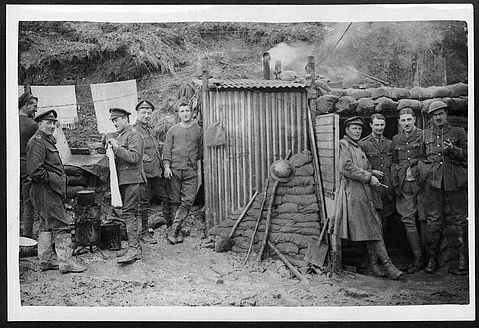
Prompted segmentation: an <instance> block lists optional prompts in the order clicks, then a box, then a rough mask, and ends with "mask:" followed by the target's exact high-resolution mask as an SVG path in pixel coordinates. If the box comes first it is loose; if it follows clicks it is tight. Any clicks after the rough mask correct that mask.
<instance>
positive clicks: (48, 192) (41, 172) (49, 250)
mask: <svg viewBox="0 0 479 328" xmlns="http://www.w3.org/2000/svg"><path fill="white" fill-rule="evenodd" d="M34 120H35V121H36V122H38V131H37V132H36V133H35V134H34V135H33V137H32V138H31V139H30V140H29V141H28V144H27V172H28V175H29V176H30V178H31V179H32V186H31V190H30V197H31V199H32V203H33V206H34V207H35V210H36V211H37V212H38V214H39V216H40V228H39V229H40V232H39V236H38V257H39V259H40V270H42V271H46V270H60V272H61V273H67V272H82V271H85V267H84V266H83V265H80V264H79V263H77V262H76V261H75V260H74V259H73V257H72V253H73V250H72V249H71V246H70V245H71V244H72V240H71V233H70V223H71V222H70V220H68V218H67V216H66V214H65V209H64V207H63V199H64V198H65V194H66V175H65V171H64V169H63V163H62V161H61V159H60V154H59V152H58V150H57V148H56V146H55V143H56V140H55V138H54V137H53V133H54V132H55V126H56V122H57V113H56V112H55V111H54V110H50V111H47V112H45V113H43V114H40V115H38V116H37V117H35V119H34ZM53 242H54V243H55V250H56V255H57V256H55V254H54V252H53Z"/></svg>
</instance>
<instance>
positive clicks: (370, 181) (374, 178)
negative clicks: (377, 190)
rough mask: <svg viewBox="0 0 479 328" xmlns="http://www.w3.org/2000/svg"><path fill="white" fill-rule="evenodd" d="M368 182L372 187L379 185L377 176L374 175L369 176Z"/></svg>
mask: <svg viewBox="0 0 479 328" xmlns="http://www.w3.org/2000/svg"><path fill="white" fill-rule="evenodd" d="M369 184H370V185H371V186H373V187H379V186H380V185H381V183H380V182H379V180H378V178H376V177H375V176H374V175H372V176H371V180H369Z"/></svg>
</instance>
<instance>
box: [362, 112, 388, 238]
mask: <svg viewBox="0 0 479 328" xmlns="http://www.w3.org/2000/svg"><path fill="white" fill-rule="evenodd" d="M369 126H370V127H371V134H370V135H368V136H367V137H365V138H363V139H362V140H361V141H360V142H359V144H360V145H361V148H362V149H363V150H364V152H365V153H366V156H367V157H368V160H369V163H370V164H371V167H372V169H373V172H375V175H376V176H378V177H379V181H381V183H383V184H384V185H386V186H387V188H380V189H379V195H380V197H381V202H382V209H381V210H380V211H379V215H380V216H381V220H382V225H383V229H384V228H385V226H386V224H387V218H388V217H389V216H391V215H392V214H394V212H395V210H396V202H395V194H394V189H393V187H392V185H391V163H392V148H391V140H389V139H387V138H386V137H384V134H383V133H384V129H385V127H386V118H385V117H384V116H383V115H382V114H379V113H375V114H373V115H371V123H369Z"/></svg>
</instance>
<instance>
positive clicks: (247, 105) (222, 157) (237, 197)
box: [203, 89, 307, 226]
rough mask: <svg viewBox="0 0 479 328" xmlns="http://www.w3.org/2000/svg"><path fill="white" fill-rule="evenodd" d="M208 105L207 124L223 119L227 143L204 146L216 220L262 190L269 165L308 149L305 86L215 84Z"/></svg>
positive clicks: (210, 216) (209, 211) (210, 215)
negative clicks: (234, 86) (230, 86)
mask: <svg viewBox="0 0 479 328" xmlns="http://www.w3.org/2000/svg"><path fill="white" fill-rule="evenodd" d="M207 107H208V108H204V109H203V115H204V117H203V124H204V128H207V127H208V126H210V125H211V124H213V123H217V122H221V123H223V125H224V127H225V132H226V144H225V145H222V146H217V147H205V154H204V155H205V159H204V161H205V169H204V174H205V196H206V199H205V200H206V219H207V220H208V222H209V223H210V226H211V225H214V224H218V223H220V222H221V221H223V220H225V218H227V217H228V215H230V214H239V213H240V212H241V210H242V208H243V206H245V205H246V204H247V203H248V201H249V199H250V198H251V196H252V195H253V194H254V192H255V191H256V190H258V191H261V190H262V189H263V184H264V181H265V179H266V178H267V176H268V168H269V166H270V164H271V163H272V162H273V161H275V160H277V159H280V158H283V157H284V156H285V155H286V152H287V151H288V150H289V149H291V150H292V152H293V154H295V153H298V152H300V151H302V150H304V149H306V148H307V121H306V110H307V93H306V90H304V89H286V90H284V89H283V90H272V89H258V90H245V89H216V90H210V91H209V106H207Z"/></svg>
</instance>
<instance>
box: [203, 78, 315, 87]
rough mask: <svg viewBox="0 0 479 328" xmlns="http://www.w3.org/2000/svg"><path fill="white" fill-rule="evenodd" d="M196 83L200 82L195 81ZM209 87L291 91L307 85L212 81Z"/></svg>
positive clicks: (225, 80)
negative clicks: (290, 89)
mask: <svg viewBox="0 0 479 328" xmlns="http://www.w3.org/2000/svg"><path fill="white" fill-rule="evenodd" d="M195 82H196V83H198V82H199V84H201V80H200V81H195ZM208 82H209V85H212V84H213V85H215V86H216V88H218V89H227V88H240V89H258V88H266V89H269V88H275V89H289V88H304V87H306V86H307V84H305V83H298V82H293V81H282V80H256V79H222V80H220V79H210V80H209V81H208Z"/></svg>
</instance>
